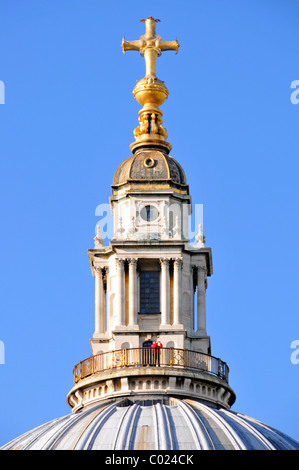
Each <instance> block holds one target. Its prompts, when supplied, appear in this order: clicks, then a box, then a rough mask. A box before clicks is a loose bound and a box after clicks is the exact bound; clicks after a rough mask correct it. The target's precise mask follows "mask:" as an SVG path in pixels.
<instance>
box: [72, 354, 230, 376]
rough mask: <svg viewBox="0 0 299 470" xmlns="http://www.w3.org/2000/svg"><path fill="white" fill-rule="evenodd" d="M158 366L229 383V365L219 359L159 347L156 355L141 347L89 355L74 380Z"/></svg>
mask: <svg viewBox="0 0 299 470" xmlns="http://www.w3.org/2000/svg"><path fill="white" fill-rule="evenodd" d="M159 366H160V367H169V368H179V369H194V370H197V371H203V372H206V373H208V374H211V375H214V376H217V377H219V378H220V379H222V380H224V381H225V382H227V383H228V372H229V369H228V366H227V364H226V363H225V362H223V361H221V360H220V359H219V358H216V357H214V356H210V355H208V354H204V353H201V352H197V351H190V350H188V349H176V348H161V349H160V350H159V352H156V353H155V352H153V351H152V350H151V348H144V347H143V348H129V349H119V350H117V351H108V352H105V353H101V354H97V355H94V356H90V357H89V358H87V359H85V360H83V361H80V362H79V363H78V364H77V365H76V366H75V367H74V380H75V383H77V382H78V381H79V380H81V379H83V378H84V377H87V376H89V375H92V374H95V373H96V372H102V371H106V370H110V369H118V368H127V367H130V368H134V367H159Z"/></svg>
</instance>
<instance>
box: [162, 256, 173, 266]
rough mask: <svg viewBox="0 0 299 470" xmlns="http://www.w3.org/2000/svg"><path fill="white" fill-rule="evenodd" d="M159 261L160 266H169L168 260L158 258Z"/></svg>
mask: <svg viewBox="0 0 299 470" xmlns="http://www.w3.org/2000/svg"><path fill="white" fill-rule="evenodd" d="M159 261H160V263H161V264H162V265H165V266H167V265H169V262H170V258H164V257H163V258H160V259H159Z"/></svg>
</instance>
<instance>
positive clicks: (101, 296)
mask: <svg viewBox="0 0 299 470" xmlns="http://www.w3.org/2000/svg"><path fill="white" fill-rule="evenodd" d="M94 272H95V334H101V333H104V332H105V328H104V324H105V323H104V319H105V313H106V312H105V311H104V305H105V291H104V283H103V270H102V268H100V267H97V266H96V267H95V268H94Z"/></svg>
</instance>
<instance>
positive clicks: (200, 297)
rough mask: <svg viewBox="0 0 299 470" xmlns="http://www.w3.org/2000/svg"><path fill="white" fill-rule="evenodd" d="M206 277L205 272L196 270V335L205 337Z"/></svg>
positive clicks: (201, 268) (200, 269)
mask: <svg viewBox="0 0 299 470" xmlns="http://www.w3.org/2000/svg"><path fill="white" fill-rule="evenodd" d="M206 276H207V270H206V268H204V267H201V266H199V267H198V268H197V333H200V334H201V335H202V336H206V335H207V332H206Z"/></svg>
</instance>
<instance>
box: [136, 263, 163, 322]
mask: <svg viewBox="0 0 299 470" xmlns="http://www.w3.org/2000/svg"><path fill="white" fill-rule="evenodd" d="M140 313H160V273H159V271H141V272H140Z"/></svg>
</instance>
